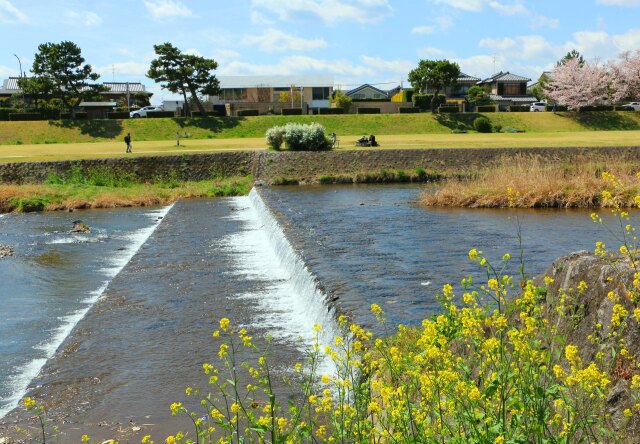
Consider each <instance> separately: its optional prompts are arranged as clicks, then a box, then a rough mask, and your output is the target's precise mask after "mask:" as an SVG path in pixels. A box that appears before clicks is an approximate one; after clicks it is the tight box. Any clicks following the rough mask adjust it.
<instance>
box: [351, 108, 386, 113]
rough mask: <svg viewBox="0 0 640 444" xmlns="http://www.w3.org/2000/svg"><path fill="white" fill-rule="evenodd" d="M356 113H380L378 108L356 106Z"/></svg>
mask: <svg viewBox="0 0 640 444" xmlns="http://www.w3.org/2000/svg"><path fill="white" fill-rule="evenodd" d="M357 114H380V108H358V112H357Z"/></svg>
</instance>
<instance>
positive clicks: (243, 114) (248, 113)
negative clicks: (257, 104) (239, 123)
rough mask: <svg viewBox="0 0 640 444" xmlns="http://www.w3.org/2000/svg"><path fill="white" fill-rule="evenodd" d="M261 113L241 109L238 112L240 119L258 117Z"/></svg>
mask: <svg viewBox="0 0 640 444" xmlns="http://www.w3.org/2000/svg"><path fill="white" fill-rule="evenodd" d="M258 115H260V113H259V112H258V110H257V109H241V110H239V111H238V116H239V117H248V116H258Z"/></svg>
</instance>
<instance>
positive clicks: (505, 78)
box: [479, 71, 531, 83]
mask: <svg viewBox="0 0 640 444" xmlns="http://www.w3.org/2000/svg"><path fill="white" fill-rule="evenodd" d="M530 81H531V79H529V78H527V77H522V76H518V75H516V74H511V73H510V72H502V71H500V72H499V73H497V74H494V75H492V76H491V77H489V78H486V79H484V80H482V81H481V82H479V83H492V82H530Z"/></svg>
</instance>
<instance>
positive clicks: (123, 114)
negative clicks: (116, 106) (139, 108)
mask: <svg viewBox="0 0 640 444" xmlns="http://www.w3.org/2000/svg"><path fill="white" fill-rule="evenodd" d="M129 117H130V116H129V111H113V112H110V113H107V119H128V118H129Z"/></svg>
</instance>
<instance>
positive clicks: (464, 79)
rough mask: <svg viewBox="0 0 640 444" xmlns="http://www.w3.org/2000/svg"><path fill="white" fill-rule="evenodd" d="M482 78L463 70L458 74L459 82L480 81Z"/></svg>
mask: <svg viewBox="0 0 640 444" xmlns="http://www.w3.org/2000/svg"><path fill="white" fill-rule="evenodd" d="M479 81H480V78H478V77H473V76H470V75H469V74H465V73H463V72H461V73H460V75H459V76H458V82H479Z"/></svg>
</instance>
